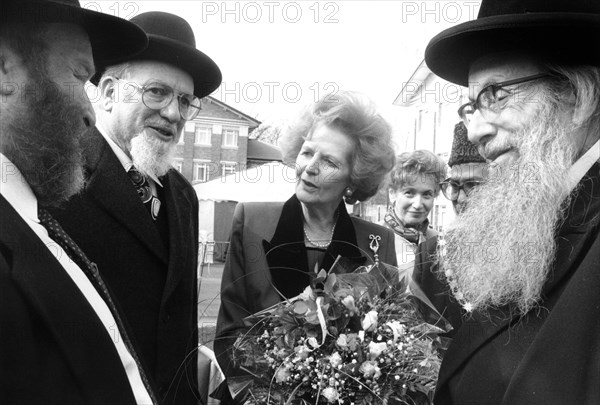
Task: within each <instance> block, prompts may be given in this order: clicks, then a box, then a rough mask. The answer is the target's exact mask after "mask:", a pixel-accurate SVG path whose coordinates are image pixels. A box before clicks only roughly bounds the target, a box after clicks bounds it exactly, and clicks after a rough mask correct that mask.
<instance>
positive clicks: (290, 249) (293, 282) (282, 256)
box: [263, 195, 310, 298]
mask: <svg viewBox="0 0 600 405" xmlns="http://www.w3.org/2000/svg"><path fill="white" fill-rule="evenodd" d="M302 226H303V224H302V209H301V207H300V202H299V201H298V199H297V198H296V196H295V195H294V196H293V197H292V198H290V199H289V200H287V201H286V202H285V204H284V205H283V208H282V210H281V216H280V217H279V222H277V227H276V228H275V234H274V235H273V238H272V239H271V241H270V242H269V241H266V240H263V249H264V251H265V257H266V259H267V263H268V264H269V269H270V271H271V278H272V280H273V286H274V287H275V288H276V289H277V290H278V291H279V292H280V293H281V294H283V295H284V296H285V297H287V298H292V297H295V296H296V295H298V294H299V293H301V292H302V290H303V289H304V288H305V287H306V286H307V285H308V284H309V282H310V275H309V271H308V259H307V257H306V248H305V247H304V234H303V231H302Z"/></svg>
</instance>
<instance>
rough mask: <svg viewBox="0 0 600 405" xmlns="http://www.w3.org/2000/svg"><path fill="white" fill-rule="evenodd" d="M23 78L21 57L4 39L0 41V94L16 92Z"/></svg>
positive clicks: (6, 94) (8, 94) (23, 70)
mask: <svg viewBox="0 0 600 405" xmlns="http://www.w3.org/2000/svg"><path fill="white" fill-rule="evenodd" d="M25 78H26V77H25V69H23V63H22V60H21V57H20V56H19V55H18V54H17V53H15V52H14V51H13V50H12V48H10V47H9V46H7V44H6V41H0V95H2V96H3V97H4V96H10V95H12V94H15V93H17V92H18V90H19V86H20V83H23V81H24V80H25Z"/></svg>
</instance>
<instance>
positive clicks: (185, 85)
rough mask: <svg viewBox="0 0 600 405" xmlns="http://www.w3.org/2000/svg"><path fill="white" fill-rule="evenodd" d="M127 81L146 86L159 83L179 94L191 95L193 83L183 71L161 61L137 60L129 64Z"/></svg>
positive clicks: (189, 76) (190, 77)
mask: <svg viewBox="0 0 600 405" xmlns="http://www.w3.org/2000/svg"><path fill="white" fill-rule="evenodd" d="M128 73H129V74H128V79H131V80H134V81H137V82H139V84H140V85H142V86H143V85H146V84H149V83H152V82H159V83H162V84H166V85H167V86H170V87H171V88H173V89H174V90H176V91H178V92H180V93H186V94H193V93H194V81H193V79H192V76H191V75H190V74H189V73H187V72H185V71H184V70H182V69H180V68H178V67H176V66H174V65H171V64H168V63H164V62H161V61H154V60H139V61H133V62H130V68H129V69H128Z"/></svg>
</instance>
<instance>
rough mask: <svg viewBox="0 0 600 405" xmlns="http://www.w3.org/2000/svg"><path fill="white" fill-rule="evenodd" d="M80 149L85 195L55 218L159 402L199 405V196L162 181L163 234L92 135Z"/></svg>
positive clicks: (182, 183) (181, 182) (169, 178)
mask: <svg viewBox="0 0 600 405" xmlns="http://www.w3.org/2000/svg"><path fill="white" fill-rule="evenodd" d="M84 148H85V149H84V150H85V152H84V153H85V162H86V163H85V171H86V177H87V182H86V185H85V189H84V191H83V192H82V193H80V194H79V195H77V196H75V197H74V198H72V199H71V200H70V201H69V202H68V203H67V204H66V205H65V206H64V209H60V210H54V211H53V212H52V213H53V215H54V216H55V217H56V219H57V220H58V221H59V222H60V224H61V225H62V226H63V228H64V229H65V230H66V231H67V233H68V234H69V235H70V236H71V237H72V238H73V239H74V240H75V242H76V243H77V244H78V245H79V246H80V247H81V248H82V250H83V251H84V252H85V253H86V254H87V255H88V257H89V258H90V260H92V261H94V262H95V263H96V264H97V265H98V269H99V271H100V273H101V275H102V277H103V278H104V281H105V282H106V284H107V286H108V288H109V289H110V290H111V292H112V293H113V296H114V297H116V301H117V304H118V305H119V306H120V308H121V310H122V311H123V313H124V318H125V321H126V322H127V323H128V324H129V327H130V329H131V331H132V333H130V336H131V337H132V340H134V344H135V345H136V347H137V348H138V353H139V354H140V357H141V359H142V361H143V362H144V363H145V365H146V367H147V368H148V369H149V370H150V372H149V373H148V374H149V375H150V376H151V377H153V380H154V383H155V384H156V390H155V391H156V392H157V393H158V395H159V396H160V397H161V398H163V399H164V403H165V404H171V403H176V404H185V403H190V404H191V403H196V396H195V394H196V388H197V383H196V381H197V380H196V375H197V373H196V355H195V353H196V350H197V346H198V332H197V323H198V320H197V302H196V301H197V259H198V253H197V252H198V199H197V197H196V193H195V191H194V189H193V188H192V187H191V185H190V184H189V183H188V182H187V181H186V180H185V179H184V178H183V177H182V176H181V175H180V174H179V173H178V172H177V171H175V170H171V171H169V172H168V173H167V175H165V176H164V177H163V178H162V179H161V182H162V184H163V186H164V188H163V190H162V196H161V203H162V205H161V213H160V214H159V220H158V221H157V222H160V221H164V220H166V221H164V222H167V224H166V232H165V233H164V234H161V232H159V228H158V226H157V224H156V223H154V221H153V220H152V218H151V217H150V214H149V212H148V211H147V210H146V208H145V207H144V205H143V204H142V202H141V200H140V198H139V196H138V195H137V192H136V189H135V188H134V186H133V184H132V182H131V180H130V179H129V177H128V175H127V173H126V172H125V170H124V169H123V165H122V164H121V163H120V162H119V160H118V158H117V157H116V156H115V154H114V152H113V151H112V149H111V148H110V146H109V145H108V143H107V142H106V140H105V139H104V138H103V137H102V135H101V134H100V133H99V132H98V131H97V130H96V131H95V132H94V134H93V135H92V136H91V137H89V138H88V139H86V140H85V145H84ZM161 216H162V218H161ZM165 242H166V243H165Z"/></svg>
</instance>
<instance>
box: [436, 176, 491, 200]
mask: <svg viewBox="0 0 600 405" xmlns="http://www.w3.org/2000/svg"><path fill="white" fill-rule="evenodd" d="M481 183H483V182H482V181H477V180H471V181H465V182H464V183H462V184H459V183H457V182H455V181H452V180H444V181H443V182H441V183H440V187H441V188H442V194H444V197H446V198H447V199H449V200H450V201H456V200H458V195H459V194H460V190H464V192H465V194H466V195H469V194H470V193H471V191H473V189H474V188H475V187H477V186H479V185H480V184H481Z"/></svg>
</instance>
